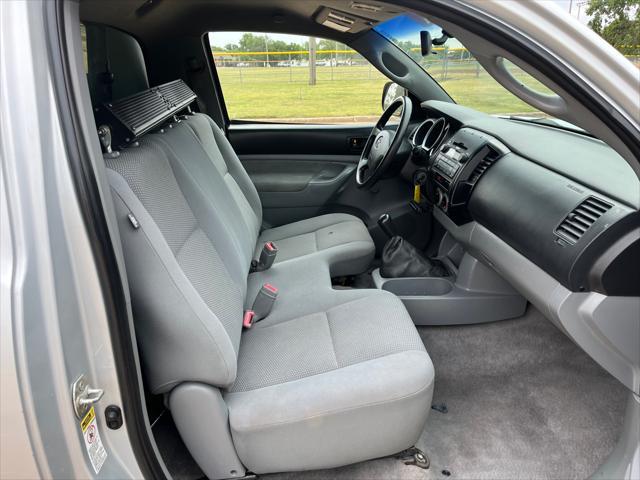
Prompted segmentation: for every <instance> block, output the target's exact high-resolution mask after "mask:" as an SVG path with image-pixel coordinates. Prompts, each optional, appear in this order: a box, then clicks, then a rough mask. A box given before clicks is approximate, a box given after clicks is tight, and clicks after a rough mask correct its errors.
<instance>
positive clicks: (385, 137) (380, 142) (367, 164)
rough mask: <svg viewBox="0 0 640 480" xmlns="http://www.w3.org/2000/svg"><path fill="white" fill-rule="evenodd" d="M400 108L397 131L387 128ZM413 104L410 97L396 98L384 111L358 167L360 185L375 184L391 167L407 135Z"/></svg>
mask: <svg viewBox="0 0 640 480" xmlns="http://www.w3.org/2000/svg"><path fill="white" fill-rule="evenodd" d="M398 109H401V112H400V122H399V123H398V127H397V128H396V130H395V132H394V131H393V130H385V128H384V127H385V126H386V125H387V123H388V122H389V119H390V118H391V116H392V115H393V114H394V112H395V111H396V110H398ZM411 109H412V104H411V100H410V99H409V97H405V96H403V97H398V98H396V99H395V100H394V101H393V102H392V103H391V104H390V105H389V106H388V107H387V109H386V110H385V111H384V112H383V113H382V116H380V119H379V120H378V121H377V122H376V124H375V126H374V127H373V129H372V130H371V133H370V134H369V138H367V142H366V143H365V145H364V149H363V150H362V155H360V161H359V162H358V167H357V168H356V184H357V185H358V187H364V186H365V185H373V184H374V183H375V182H377V181H378V179H379V178H380V176H381V175H382V174H383V173H384V172H385V171H386V170H387V169H388V168H389V166H390V165H391V163H392V159H393V158H394V157H395V155H396V153H397V152H398V148H400V145H401V144H402V141H403V140H404V139H405V137H406V133H407V128H408V126H409V121H410V120H411Z"/></svg>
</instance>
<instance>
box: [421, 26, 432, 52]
mask: <svg viewBox="0 0 640 480" xmlns="http://www.w3.org/2000/svg"><path fill="white" fill-rule="evenodd" d="M431 45H432V43H431V34H430V33H429V32H428V31H427V30H422V31H421V32H420V53H422V56H423V57H426V56H427V55H429V54H430V53H431Z"/></svg>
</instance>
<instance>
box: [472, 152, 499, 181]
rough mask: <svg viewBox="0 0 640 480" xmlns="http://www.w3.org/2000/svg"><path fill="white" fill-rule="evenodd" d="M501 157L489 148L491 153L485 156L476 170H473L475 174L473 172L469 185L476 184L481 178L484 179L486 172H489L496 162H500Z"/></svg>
mask: <svg viewBox="0 0 640 480" xmlns="http://www.w3.org/2000/svg"><path fill="white" fill-rule="evenodd" d="M499 157H500V154H499V153H498V152H496V151H495V150H493V149H492V148H489V153H487V154H486V155H485V156H484V158H483V159H482V160H481V161H480V163H479V164H478V165H477V166H476V168H474V169H473V172H471V175H470V176H469V183H472V184H475V183H476V182H477V181H478V180H480V177H482V175H483V174H484V172H486V171H487V170H489V167H491V165H493V164H494V163H496V160H498V158H499Z"/></svg>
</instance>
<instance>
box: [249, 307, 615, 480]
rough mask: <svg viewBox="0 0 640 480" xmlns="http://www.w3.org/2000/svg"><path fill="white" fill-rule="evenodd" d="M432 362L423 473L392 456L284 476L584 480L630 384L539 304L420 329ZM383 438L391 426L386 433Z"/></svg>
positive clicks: (604, 447) (610, 438)
mask: <svg viewBox="0 0 640 480" xmlns="http://www.w3.org/2000/svg"><path fill="white" fill-rule="evenodd" d="M419 331H420V335H421V336H422V339H423V341H424V343H425V345H426V347H427V350H428V351H429V354H430V355H431V358H432V359H433V363H434V365H435V370H436V383H435V391H434V397H433V402H434V404H445V405H446V407H447V413H440V412H438V411H435V410H432V411H431V414H430V415H429V420H428V421H427V425H426V427H425V430H424V432H423V434H422V436H421V438H420V440H419V442H418V445H417V446H418V447H420V448H422V449H423V450H424V451H425V452H426V453H427V455H428V456H429V457H430V459H431V468H430V469H428V470H422V469H419V468H417V467H414V466H405V465H403V464H402V463H401V462H400V461H398V460H394V459H390V458H386V459H379V460H373V461H369V462H363V463H359V464H356V465H351V466H348V467H342V468H337V469H332V470H323V471H314V472H303V473H300V472H298V473H290V474H277V475H265V476H261V477H260V478H265V479H266V478H268V479H270V480H276V479H293V478H296V479H299V478H301V479H309V480H316V479H317V480H320V479H395V478H398V479H408V480H412V479H447V478H450V479H454V478H457V479H518V478H523V479H524V478H526V479H532V478H540V479H542V478H549V479H573V478H576V479H581V478H587V477H588V476H589V475H590V474H592V473H593V472H594V471H595V470H596V468H597V467H598V466H599V465H600V464H601V463H602V462H603V461H604V459H605V458H606V457H607V455H608V454H609V453H610V452H611V450H612V449H613V446H614V444H615V442H616V440H617V436H618V434H619V432H620V429H621V426H622V421H623V415H624V406H625V401H626V390H625V388H624V387H623V386H622V385H621V384H620V383H619V382H618V381H617V380H615V379H614V378H613V377H611V376H610V375H609V374H608V373H606V372H605V371H604V370H603V369H602V368H600V367H599V366H598V365H597V364H596V363H595V362H594V361H593V360H591V358H590V357H589V356H587V355H586V354H585V353H584V352H583V351H582V350H581V349H580V348H578V347H577V346H576V345H574V344H573V343H572V342H571V340H569V339H568V338H567V337H566V336H565V335H564V334H562V333H561V332H560V331H559V330H558V329H557V328H556V327H555V326H554V325H553V324H552V323H551V322H549V321H548V320H546V319H545V318H544V317H542V315H541V314H540V313H539V312H538V311H537V310H535V309H534V308H531V307H530V308H529V309H528V310H527V313H526V314H525V315H524V316H523V317H521V318H518V319H515V320H507V321H502V322H496V323H492V324H484V325H470V326H455V327H420V328H419ZM380 434H381V435H384V432H380Z"/></svg>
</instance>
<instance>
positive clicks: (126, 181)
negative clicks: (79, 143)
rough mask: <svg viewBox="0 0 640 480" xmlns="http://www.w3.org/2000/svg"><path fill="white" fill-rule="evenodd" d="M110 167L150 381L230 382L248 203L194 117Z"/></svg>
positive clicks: (157, 388)
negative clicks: (233, 190) (231, 187)
mask: <svg viewBox="0 0 640 480" xmlns="http://www.w3.org/2000/svg"><path fill="white" fill-rule="evenodd" d="M106 165H107V168H108V176H109V182H110V185H111V188H112V192H113V198H114V203H115V208H116V214H117V217H118V221H119V223H120V235H121V237H122V243H123V250H124V256H125V263H126V268H127V275H128V278H129V283H130V288H131V293H132V307H133V312H134V317H135V321H136V333H137V336H138V340H139V342H140V346H141V351H142V358H143V364H144V366H145V372H146V376H147V381H148V384H149V388H150V389H151V391H152V392H153V393H162V392H166V391H169V390H170V389H171V388H173V387H174V386H175V385H177V384H178V383H180V382H184V381H195V382H203V383H208V384H211V385H216V386H220V387H225V386H228V385H230V384H232V383H233V381H234V379H235V376H236V369H237V353H238V347H239V342H240V334H241V329H242V310H243V300H244V294H245V290H246V275H247V272H248V269H249V263H250V259H251V254H252V251H250V244H251V242H252V241H253V245H255V237H256V236H257V233H252V232H254V231H255V232H257V228H258V227H255V226H251V225H250V223H251V222H248V221H247V219H251V218H252V217H251V216H246V217H245V216H243V217H242V218H244V219H245V221H246V224H245V222H237V221H236V222H233V221H230V219H232V218H233V217H234V216H235V218H240V217H238V215H240V213H239V209H240V206H238V204H237V203H236V202H235V201H233V199H232V197H231V196H230V195H228V193H227V192H228V188H227V186H226V185H227V182H228V181H227V182H225V180H224V178H223V176H222V175H220V174H219V172H218V171H217V169H215V168H211V167H212V164H211V159H210V158H209V157H208V156H207V155H206V153H205V152H204V150H203V149H202V146H201V145H200V142H199V141H198V140H197V139H196V137H195V136H194V135H193V132H192V131H191V130H190V128H189V127H187V125H186V124H178V125H176V126H175V127H174V128H171V129H166V132H165V133H163V134H150V135H146V136H144V137H143V138H141V139H140V141H139V146H132V147H129V148H126V149H124V150H123V151H122V152H121V153H120V155H119V157H117V158H107V159H106ZM256 221H257V220H256ZM250 227H251V228H250ZM242 232H246V234H247V235H248V236H250V237H251V238H245V239H244V240H243V238H242ZM252 239H253V240H252Z"/></svg>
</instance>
